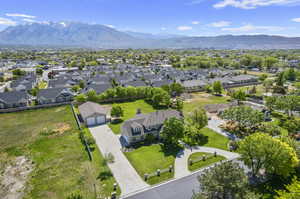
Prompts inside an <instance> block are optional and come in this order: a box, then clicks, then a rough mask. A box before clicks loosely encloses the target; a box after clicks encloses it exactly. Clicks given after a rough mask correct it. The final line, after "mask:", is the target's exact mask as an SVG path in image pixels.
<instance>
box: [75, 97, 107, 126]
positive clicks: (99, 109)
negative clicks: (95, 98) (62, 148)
mask: <svg viewBox="0 0 300 199" xmlns="http://www.w3.org/2000/svg"><path fill="white" fill-rule="evenodd" d="M78 109H79V112H80V115H81V118H82V120H83V121H84V123H85V124H86V125H87V126H96V125H101V124H105V123H106V122H107V114H108V112H109V109H108V108H107V107H104V106H101V105H100V104H97V103H95V102H86V103H84V104H81V105H80V106H79V107H78Z"/></svg>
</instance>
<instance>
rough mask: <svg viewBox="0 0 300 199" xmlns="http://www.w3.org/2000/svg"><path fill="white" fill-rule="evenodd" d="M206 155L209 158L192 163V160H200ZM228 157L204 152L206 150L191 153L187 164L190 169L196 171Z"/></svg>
mask: <svg viewBox="0 0 300 199" xmlns="http://www.w3.org/2000/svg"><path fill="white" fill-rule="evenodd" d="M204 155H205V156H206V157H207V158H206V159H205V160H200V161H198V162H195V163H193V164H192V165H190V160H198V159H199V158H201V157H203V156H204ZM225 159H226V158H225V157H223V156H220V155H217V156H216V157H215V156H214V154H212V153H204V152H196V153H193V154H192V155H190V157H189V159H188V162H187V164H188V165H189V166H188V169H189V170H190V171H195V170H198V169H201V168H204V167H207V166H209V165H212V164H213V163H216V162H219V161H221V160H225Z"/></svg>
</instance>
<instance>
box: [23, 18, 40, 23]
mask: <svg viewBox="0 0 300 199" xmlns="http://www.w3.org/2000/svg"><path fill="white" fill-rule="evenodd" d="M23 21H25V22H28V23H38V21H36V20H33V19H28V18H25V19H23Z"/></svg>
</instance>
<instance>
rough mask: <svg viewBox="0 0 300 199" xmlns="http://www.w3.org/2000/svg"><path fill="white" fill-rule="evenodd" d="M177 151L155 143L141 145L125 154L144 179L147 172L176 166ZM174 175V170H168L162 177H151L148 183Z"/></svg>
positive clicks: (154, 182)
mask: <svg viewBox="0 0 300 199" xmlns="http://www.w3.org/2000/svg"><path fill="white" fill-rule="evenodd" d="M177 152H178V150H172V151H170V150H169V151H168V150H167V151H165V150H164V149H163V146H162V145H160V144H153V145H150V146H142V147H139V148H138V149H135V150H133V151H131V152H125V155H126V157H127V159H128V160H129V161H130V163H131V164H132V166H133V167H134V168H135V169H136V171H137V172H138V174H139V175H140V176H141V177H142V178H143V179H144V175H145V174H150V173H154V172H156V171H157V169H161V170H162V169H166V168H169V166H170V165H172V166H174V161H175V157H176V154H177ZM173 175H174V173H173V172H172V173H170V172H167V173H164V174H162V175H161V176H160V177H153V179H151V178H150V179H149V180H148V181H147V183H149V184H156V183H159V182H162V181H165V180H168V179H170V178H173Z"/></svg>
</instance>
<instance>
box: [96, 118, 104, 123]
mask: <svg viewBox="0 0 300 199" xmlns="http://www.w3.org/2000/svg"><path fill="white" fill-rule="evenodd" d="M104 123H105V116H97V124H104Z"/></svg>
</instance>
